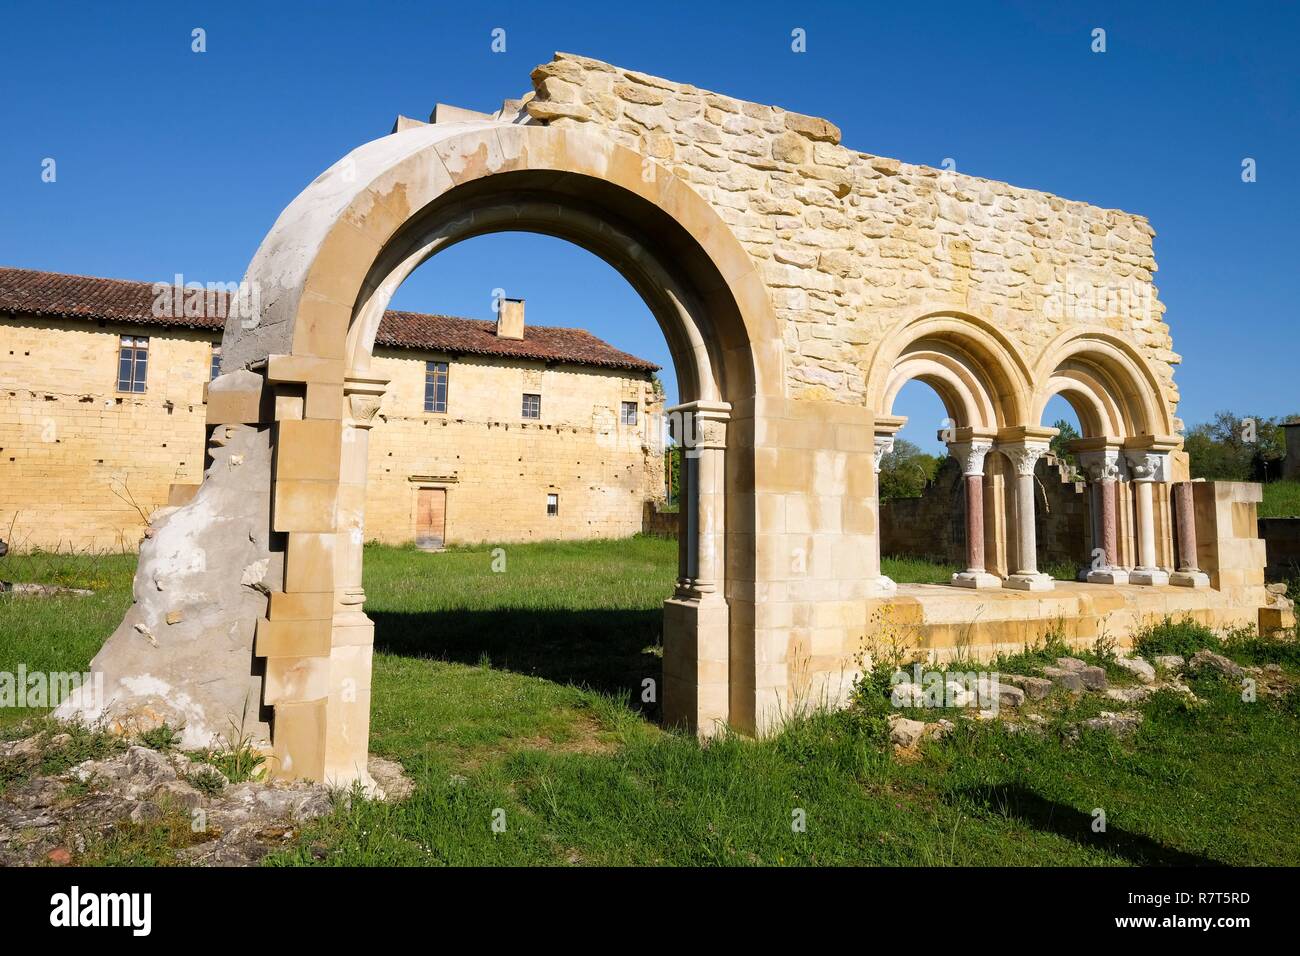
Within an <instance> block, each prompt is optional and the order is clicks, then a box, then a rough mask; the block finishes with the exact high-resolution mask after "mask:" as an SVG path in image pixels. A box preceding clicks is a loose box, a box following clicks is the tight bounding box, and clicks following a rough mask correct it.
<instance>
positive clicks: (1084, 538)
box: [880, 456, 1093, 570]
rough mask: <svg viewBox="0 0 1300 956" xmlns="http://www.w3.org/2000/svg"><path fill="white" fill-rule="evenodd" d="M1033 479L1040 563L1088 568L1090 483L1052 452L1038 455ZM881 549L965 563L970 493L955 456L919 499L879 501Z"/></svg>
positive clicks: (945, 462) (887, 552)
mask: <svg viewBox="0 0 1300 956" xmlns="http://www.w3.org/2000/svg"><path fill="white" fill-rule="evenodd" d="M1034 478H1035V480H1036V482H1037V486H1038V500H1037V506H1038V510H1037V511H1036V513H1035V517H1036V519H1037V524H1036V528H1037V535H1038V562H1039V567H1041V568H1049V567H1050V568H1052V569H1053V570H1055V569H1056V568H1055V567H1054V566H1065V565H1071V566H1074V567H1076V568H1078V567H1083V566H1084V565H1086V564H1088V563H1089V559H1088V555H1089V552H1090V551H1091V549H1092V547H1093V545H1092V540H1091V522H1092V517H1091V513H1090V510H1089V499H1090V496H1089V493H1088V486H1087V485H1086V484H1084V483H1083V482H1081V481H1074V480H1072V479H1071V476H1070V469H1069V468H1068V466H1066V465H1064V464H1062V463H1061V462H1059V461H1058V460H1057V459H1056V458H1054V457H1051V456H1044V457H1043V458H1041V459H1039V461H1038V464H1037V465H1036V466H1035V467H1034ZM880 551H881V554H884V555H887V556H891V557H917V558H933V559H937V560H941V561H944V562H947V563H949V564H954V565H957V566H959V567H962V566H964V565H965V563H966V495H965V492H964V489H963V486H962V482H961V468H960V467H959V466H958V464H957V460H956V459H955V458H945V459H944V460H943V463H942V464H941V465H940V466H939V471H938V473H937V474H936V475H935V477H934V480H933V481H930V482H928V483H927V484H926V486H925V491H924V492H923V493H922V494H921V496H920V497H919V498H893V499H887V500H885V501H882V502H881V503H880Z"/></svg>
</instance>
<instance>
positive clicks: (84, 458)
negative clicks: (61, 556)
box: [0, 318, 212, 551]
mask: <svg viewBox="0 0 1300 956" xmlns="http://www.w3.org/2000/svg"><path fill="white" fill-rule="evenodd" d="M124 334H129V335H133V336H141V335H147V336H148V338H149V371H148V380H147V384H148V389H147V391H145V392H143V393H139V394H126V393H122V392H118V391H117V360H118V343H119V339H120V336H122V335H124ZM211 359H212V342H211V336H210V335H208V334H205V333H202V332H194V331H185V330H168V331H164V330H162V329H160V328H146V327H143V326H139V325H114V324H111V323H110V324H105V325H103V326H100V325H98V324H91V323H86V322H69V321H58V320H50V319H31V320H26V319H21V318H17V319H15V318H4V319H0V537H6V538H9V537H12V543H13V545H14V546H15V548H16V549H18V550H28V549H34V548H41V549H45V550H57V549H63V550H67V549H74V550H78V551H80V550H90V551H105V550H112V551H120V550H126V551H134V550H135V549H136V547H137V546H138V545H139V543H140V535H141V533H142V532H143V530H144V519H145V517H146V516H148V515H149V514H150V513H151V512H152V511H153V510H154V509H156V508H158V507H161V506H162V505H164V504H166V503H167V492H168V488H169V487H170V486H171V485H172V484H174V483H176V484H195V483H197V482H198V481H199V480H200V478H201V476H202V474H203V463H204V454H203V434H204V404H203V386H204V384H205V383H206V382H207V381H208V376H209V369H210V366H211ZM11 527H12V532H11V530H10V529H11Z"/></svg>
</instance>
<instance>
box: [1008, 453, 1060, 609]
mask: <svg viewBox="0 0 1300 956" xmlns="http://www.w3.org/2000/svg"><path fill="white" fill-rule="evenodd" d="M1047 449H1048V443H1047V442H1045V441H1041V442H1040V441H1019V442H1008V443H1005V444H1000V445H998V450H999V451H1001V452H1002V453H1003V454H1005V455H1006V456H1007V458H1009V459H1010V460H1011V463H1012V465H1014V466H1015V469H1016V540H1017V548H1016V550H1017V552H1018V553H1017V555H1016V559H1017V561H1018V562H1019V565H1020V569H1019V570H1018V571H1016V573H1015V574H1013V575H1011V576H1010V577H1009V578H1007V580H1006V581H1005V582H1003V586H1004V587H1008V588H1015V589H1016V590H1018V591H1050V590H1051V589H1052V588H1054V587H1055V586H1056V582H1055V581H1053V580H1052V579H1051V578H1050V577H1048V576H1047V575H1046V574H1043V573H1042V572H1041V571H1039V570H1038V531H1037V529H1036V528H1035V526H1034V513H1035V501H1034V499H1035V498H1036V497H1037V495H1036V493H1035V487H1034V466H1035V465H1036V464H1037V463H1038V459H1039V458H1041V457H1043V455H1044V454H1046V453H1047Z"/></svg>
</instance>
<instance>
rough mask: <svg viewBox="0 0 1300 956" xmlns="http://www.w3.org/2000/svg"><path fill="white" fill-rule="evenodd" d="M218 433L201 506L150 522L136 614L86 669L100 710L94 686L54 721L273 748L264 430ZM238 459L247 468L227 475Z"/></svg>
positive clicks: (196, 744)
mask: <svg viewBox="0 0 1300 956" xmlns="http://www.w3.org/2000/svg"><path fill="white" fill-rule="evenodd" d="M243 374H245V375H252V374H253V373H248V372H246V373H243ZM218 428H219V429H220V430H221V431H222V435H221V444H215V443H214V444H213V445H212V446H211V449H210V450H211V454H212V458H213V461H212V465H211V466H210V467H209V468H208V470H207V472H206V474H205V480H204V482H203V485H202V487H201V488H200V489H199V491H198V493H197V494H196V495H195V496H194V499H193V500H192V501H190V502H189V504H186V505H184V506H182V507H179V508H169V509H163V510H162V511H160V512H156V513H155V515H154V518H153V524H152V531H153V533H152V535H151V536H149V537H148V538H147V539H146V540H145V541H144V543H143V544H142V545H141V547H140V561H139V565H138V568H137V571H136V576H135V584H134V590H133V596H134V598H135V603H134V604H133V605H132V606H131V608H130V610H129V611H127V613H126V616H125V618H123V620H122V623H121V624H120V625H119V626H118V628H117V630H116V631H114V632H113V635H112V636H111V637H110V638H109V639H108V640H107V641H106V642H105V643H104V646H103V647H102V648H101V649H100V651H99V653H98V654H96V655H95V657H94V659H93V660H92V661H91V671H92V672H93V673H96V674H102V675H103V688H104V699H103V700H99V699H97V695H96V694H95V693H94V690H95V685H94V684H93V683H92V684H88V685H86V686H85V687H83V688H81V689H80V690H79V692H78V693H76V694H74V695H73V696H71V697H70V698H69V699H68V700H66V701H64V703H63V704H62V705H61V706H60V707H59V708H58V709H57V710H56V711H55V716H56V717H58V718H60V719H73V718H81V719H82V720H84V721H85V722H86V723H95V722H97V721H101V720H106V721H107V722H108V723H109V724H110V725H112V726H114V727H116V728H117V729H119V730H121V731H122V732H124V733H133V732H139V731H142V730H147V729H149V728H150V727H153V726H157V725H159V724H161V723H164V722H166V723H167V724H169V725H170V726H172V727H173V728H175V729H177V730H178V731H179V732H180V734H181V741H180V743H181V746H183V747H185V748H187V749H200V748H204V747H209V746H216V745H218V744H219V743H220V741H219V738H220V737H222V736H227V737H230V736H234V737H238V736H241V735H244V736H247V737H249V738H251V739H252V740H254V741H260V742H267V741H269V739H270V730H269V727H268V726H267V724H266V722H265V721H264V720H263V719H262V714H261V703H262V681H261V678H260V677H258V676H257V675H256V674H255V673H254V657H253V637H254V628H255V622H256V620H257V618H259V617H261V616H262V615H263V614H265V612H266V602H267V592H268V591H269V590H271V589H275V588H278V587H279V586H280V576H281V568H282V556H281V555H278V554H272V553H271V552H270V550H269V541H268V538H269V528H270V491H271V445H270V436H269V429H259V428H255V427H251V426H245V425H227V426H218ZM232 456H240V457H242V463H241V464H239V465H238V466H232V464H231V457H232ZM245 569H255V573H253V571H248V570H245ZM169 615H170V616H171V617H172V618H173V620H174V621H175V623H172V624H168V623H167V619H168V616H169Z"/></svg>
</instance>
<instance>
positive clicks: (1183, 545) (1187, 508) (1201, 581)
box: [1169, 481, 1210, 588]
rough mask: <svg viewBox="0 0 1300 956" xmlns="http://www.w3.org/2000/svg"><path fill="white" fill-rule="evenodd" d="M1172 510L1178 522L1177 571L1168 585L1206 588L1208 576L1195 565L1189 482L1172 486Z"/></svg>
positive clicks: (1208, 580) (1194, 534)
mask: <svg viewBox="0 0 1300 956" xmlns="http://www.w3.org/2000/svg"><path fill="white" fill-rule="evenodd" d="M1174 508H1175V520H1177V522H1178V570H1177V571H1175V572H1174V573H1173V574H1171V575H1169V583H1170V584H1176V585H1178V586H1179V587H1183V588H1208V587H1209V586H1210V576H1209V575H1208V574H1206V573H1205V572H1204V571H1202V570H1201V569H1200V568H1199V567H1197V564H1196V562H1197V558H1196V508H1195V506H1194V505H1193V503H1192V483H1191V482H1190V481H1180V482H1178V483H1177V484H1175V485H1174Z"/></svg>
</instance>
